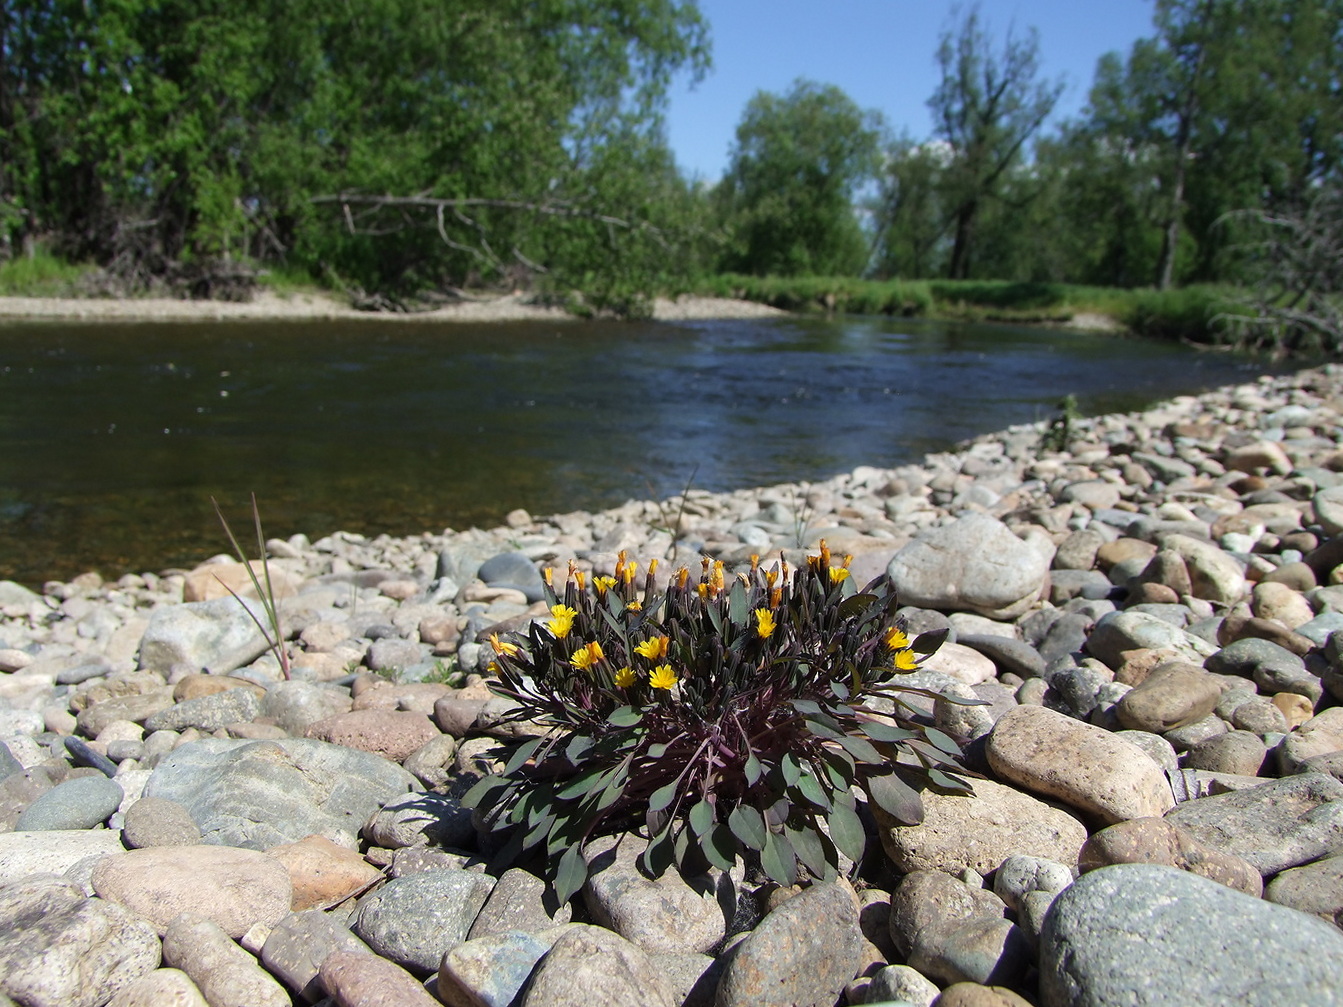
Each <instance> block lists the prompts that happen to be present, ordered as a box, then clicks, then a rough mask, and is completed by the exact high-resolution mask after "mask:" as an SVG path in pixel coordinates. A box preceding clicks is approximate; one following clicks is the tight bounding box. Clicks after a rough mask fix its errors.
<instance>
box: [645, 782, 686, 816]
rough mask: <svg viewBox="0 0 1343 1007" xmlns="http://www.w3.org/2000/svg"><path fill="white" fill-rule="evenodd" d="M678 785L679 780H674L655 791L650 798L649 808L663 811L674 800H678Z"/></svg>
mask: <svg viewBox="0 0 1343 1007" xmlns="http://www.w3.org/2000/svg"><path fill="white" fill-rule="evenodd" d="M678 785H679V783H678V781H676V780H672V782H671V783H669V784H667V785H666V786H665V787H659V788H658V789H657V790H655V791H653V793H652V795H651V796H650V797H649V798H648V810H649V811H661V810H662V809H664V808H666V807H667V806H668V805H670V804H671V802H672V801H674V800H676V788H677V786H678Z"/></svg>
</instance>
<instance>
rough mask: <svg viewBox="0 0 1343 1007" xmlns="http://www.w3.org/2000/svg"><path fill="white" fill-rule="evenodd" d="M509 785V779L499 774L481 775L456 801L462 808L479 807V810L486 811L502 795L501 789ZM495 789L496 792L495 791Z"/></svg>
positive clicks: (503, 789) (505, 788)
mask: <svg viewBox="0 0 1343 1007" xmlns="http://www.w3.org/2000/svg"><path fill="white" fill-rule="evenodd" d="M508 787H509V781H508V780H505V779H504V778H503V777H500V776H482V777H481V778H480V779H479V780H477V781H476V782H475V783H474V784H472V785H471V789H470V790H468V791H467V792H466V793H465V794H463V795H462V796H461V799H460V800H459V801H458V803H459V804H461V806H462V807H464V808H479V809H480V810H481V811H488V810H489V809H490V808H491V807H493V806H494V804H495V802H496V801H498V799H499V798H501V797H503V796H504V795H503V791H505V790H507V789H508ZM496 791H497V793H496Z"/></svg>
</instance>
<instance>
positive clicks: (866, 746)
mask: <svg viewBox="0 0 1343 1007" xmlns="http://www.w3.org/2000/svg"><path fill="white" fill-rule="evenodd" d="M838 740H839V743H840V744H841V745H843V746H844V750H845V751H846V752H848V753H849V754H850V755H852V756H853V757H854V758H855V759H857V760H858V761H859V762H866V763H868V764H869V765H873V766H881V765H885V763H886V757H885V756H884V755H882V754H881V753H880V752H878V751H877V750H876V749H875V748H873V747H872V744H871V743H870V742H868V741H867V740H865V739H863V738H855V737H853V736H852V735H845V736H844V737H842V738H839V739H838Z"/></svg>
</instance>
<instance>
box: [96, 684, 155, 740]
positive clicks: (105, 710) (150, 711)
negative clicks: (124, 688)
mask: <svg viewBox="0 0 1343 1007" xmlns="http://www.w3.org/2000/svg"><path fill="white" fill-rule="evenodd" d="M172 705H173V691H172V689H152V690H150V691H149V692H145V693H141V694H140V695H135V696H116V697H113V698H111V699H105V700H103V701H102V702H99V703H94V704H93V705H92V706H88V707H85V708H84V709H83V710H81V711H80V712H79V715H78V716H77V717H76V718H75V722H76V724H77V725H78V727H79V730H80V731H81V732H82V733H83V734H84V735H86V736H88V737H90V738H96V737H97V736H98V735H100V734H102V733H103V729H104V728H105V727H107V725H108V724H110V723H112V722H113V721H116V720H129V721H131V722H132V723H136V724H140V723H143V722H144V721H145V720H147V719H148V718H149V717H152V716H153V715H154V714H156V713H158V712H159V711H160V710H166V709H167V708H168V707H170V706H172Z"/></svg>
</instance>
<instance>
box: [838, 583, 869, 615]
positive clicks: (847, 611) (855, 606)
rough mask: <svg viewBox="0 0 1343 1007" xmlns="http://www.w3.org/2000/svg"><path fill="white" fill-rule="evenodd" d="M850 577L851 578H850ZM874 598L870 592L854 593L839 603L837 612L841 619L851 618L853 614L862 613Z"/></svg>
mask: <svg viewBox="0 0 1343 1007" xmlns="http://www.w3.org/2000/svg"><path fill="white" fill-rule="evenodd" d="M850 579H851V578H850ZM876 600H877V599H876V598H875V597H874V596H872V595H870V594H855V595H851V596H850V597H848V598H845V599H844V601H843V602H841V603H840V606H839V609H838V612H839V617H840V618H841V619H852V618H854V617H855V616H859V615H862V614H863V613H864V612H866V611H867V609H868V607H869V606H870V605H872V604H874V603H875V602H876Z"/></svg>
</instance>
